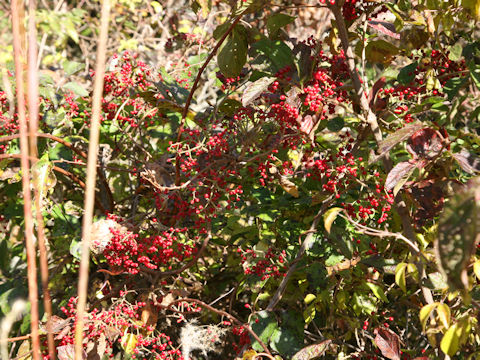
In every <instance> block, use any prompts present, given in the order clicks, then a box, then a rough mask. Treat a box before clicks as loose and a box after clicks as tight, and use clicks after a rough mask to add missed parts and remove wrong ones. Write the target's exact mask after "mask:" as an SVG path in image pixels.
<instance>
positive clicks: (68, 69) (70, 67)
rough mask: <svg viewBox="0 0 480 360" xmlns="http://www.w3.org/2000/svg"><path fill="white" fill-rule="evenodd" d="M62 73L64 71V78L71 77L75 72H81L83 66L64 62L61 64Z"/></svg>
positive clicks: (73, 62)
mask: <svg viewBox="0 0 480 360" xmlns="http://www.w3.org/2000/svg"><path fill="white" fill-rule="evenodd" d="M62 67H63V71H65V75H66V76H71V75H73V74H75V73H76V72H78V71H80V70H83V69H84V68H85V64H82V63H79V62H76V61H68V60H66V61H64V62H63V63H62Z"/></svg>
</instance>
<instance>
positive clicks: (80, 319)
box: [75, 0, 111, 359]
mask: <svg viewBox="0 0 480 360" xmlns="http://www.w3.org/2000/svg"><path fill="white" fill-rule="evenodd" d="M110 7H111V4H110V0H104V1H103V3H102V10H101V18H100V35H99V39H98V49H97V59H96V60H97V63H96V67H95V82H94V88H93V99H92V117H91V124H90V138H89V142H88V160H87V186H86V189H85V205H84V209H85V210H84V216H83V226H82V258H81V260H80V270H79V279H78V303H77V326H76V328H75V359H81V358H82V356H83V331H84V330H85V329H84V328H83V327H84V315H83V314H84V312H85V308H86V304H87V291H88V268H89V261H90V241H91V236H92V232H91V228H92V218H93V210H94V201H95V185H96V179H95V178H96V174H97V153H98V141H99V137H100V113H101V110H102V93H103V81H104V75H105V62H106V52H107V39H108V22H109V19H110Z"/></svg>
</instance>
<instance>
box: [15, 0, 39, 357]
mask: <svg viewBox="0 0 480 360" xmlns="http://www.w3.org/2000/svg"><path fill="white" fill-rule="evenodd" d="M22 4H23V3H22ZM21 6H22V5H21V3H20V1H19V0H13V1H12V4H11V10H12V30H13V49H14V50H13V51H14V57H15V79H16V83H17V84H16V85H17V103H18V120H19V125H20V154H21V158H20V163H21V167H22V189H23V212H24V216H25V241H26V250H27V274H28V298H29V301H30V317H31V319H30V323H31V325H30V328H31V334H32V350H33V354H32V356H33V359H34V360H39V359H40V337H39V331H38V324H39V318H38V284H37V265H36V249H35V242H34V239H33V217H32V199H31V192H30V163H29V160H28V158H29V151H28V147H29V145H28V125H27V118H26V111H25V92H24V83H23V59H22V46H21V38H20V26H21V24H23V17H20V11H21V9H20V7H21Z"/></svg>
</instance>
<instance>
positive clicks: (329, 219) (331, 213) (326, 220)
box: [323, 207, 343, 233]
mask: <svg viewBox="0 0 480 360" xmlns="http://www.w3.org/2000/svg"><path fill="white" fill-rule="evenodd" d="M342 211H343V209H342V208H338V207H335V208H331V209H329V210H327V211H326V212H325V214H323V225H324V226H325V230H326V231H327V233H330V229H331V228H332V224H333V222H334V221H335V219H336V218H337V216H338V214H340V213H341V212H342Z"/></svg>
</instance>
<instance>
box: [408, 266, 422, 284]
mask: <svg viewBox="0 0 480 360" xmlns="http://www.w3.org/2000/svg"><path fill="white" fill-rule="evenodd" d="M407 272H408V273H409V274H410V275H412V277H413V278H414V279H415V281H420V278H419V275H418V269H417V266H416V265H415V264H408V265H407Z"/></svg>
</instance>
